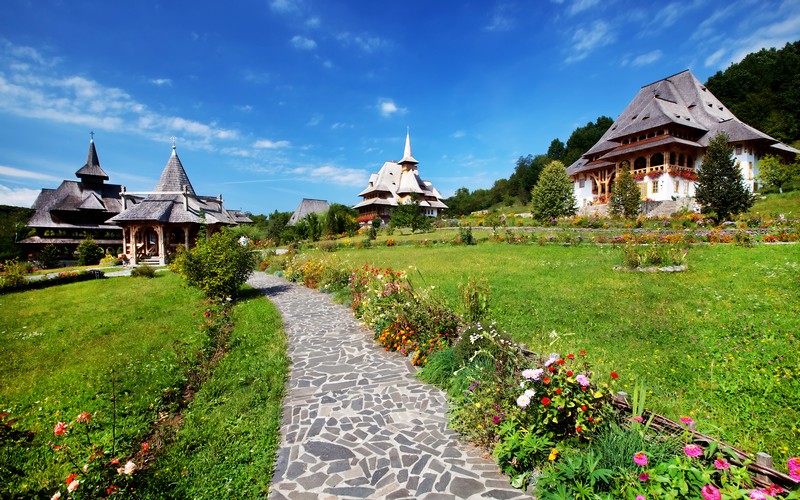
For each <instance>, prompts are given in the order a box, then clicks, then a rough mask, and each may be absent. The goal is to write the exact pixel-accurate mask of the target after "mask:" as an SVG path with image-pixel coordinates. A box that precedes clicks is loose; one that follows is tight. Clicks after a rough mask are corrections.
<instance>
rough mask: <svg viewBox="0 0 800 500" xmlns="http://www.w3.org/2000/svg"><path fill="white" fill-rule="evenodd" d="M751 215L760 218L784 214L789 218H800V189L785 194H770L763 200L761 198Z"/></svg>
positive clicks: (752, 209)
mask: <svg viewBox="0 0 800 500" xmlns="http://www.w3.org/2000/svg"><path fill="white" fill-rule="evenodd" d="M750 213H751V214H753V215H757V216H759V217H766V216H770V215H771V216H775V215H776V214H783V215H784V216H785V217H788V218H797V217H800V189H797V190H794V191H791V192H788V193H783V194H780V193H775V194H769V195H767V196H766V198H765V199H763V200H762V199H760V197H759V198H758V199H757V200H756V202H755V204H754V205H753V208H751V209H750Z"/></svg>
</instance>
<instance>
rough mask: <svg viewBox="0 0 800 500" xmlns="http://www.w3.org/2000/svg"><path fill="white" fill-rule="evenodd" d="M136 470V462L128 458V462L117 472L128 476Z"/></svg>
mask: <svg viewBox="0 0 800 500" xmlns="http://www.w3.org/2000/svg"><path fill="white" fill-rule="evenodd" d="M135 470H136V464H135V463H133V461H131V460H128V463H126V464H125V467H118V468H117V474H125V475H126V476H130V475H131V474H133V471H135Z"/></svg>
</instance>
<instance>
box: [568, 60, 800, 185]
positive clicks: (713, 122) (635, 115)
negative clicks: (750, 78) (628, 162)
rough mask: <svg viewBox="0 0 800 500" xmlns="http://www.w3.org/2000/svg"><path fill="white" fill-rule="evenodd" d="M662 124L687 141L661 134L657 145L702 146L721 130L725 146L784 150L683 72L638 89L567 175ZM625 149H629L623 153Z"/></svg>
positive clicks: (607, 155) (691, 75) (586, 166)
mask: <svg viewBox="0 0 800 500" xmlns="http://www.w3.org/2000/svg"><path fill="white" fill-rule="evenodd" d="M668 125H669V126H672V127H673V128H678V129H680V130H684V131H686V136H687V137H691V138H692V139H693V140H682V139H680V138H677V137H674V136H662V138H661V139H660V140H661V141H667V142H670V141H672V142H682V143H685V144H687V145H689V144H690V145H693V146H697V147H701V148H705V147H708V143H709V141H710V140H711V138H712V137H714V136H715V135H717V133H719V132H724V133H725V134H727V136H728V139H729V141H730V142H743V141H759V142H763V143H764V145H765V146H767V147H769V148H771V149H776V150H783V149H785V148H787V147H788V146H786V145H784V144H781V143H780V142H779V141H778V140H777V139H774V138H772V137H770V136H769V135H767V134H765V133H763V132H761V131H759V130H756V129H755V128H753V127H751V126H749V125H747V124H746V123H743V122H742V121H741V120H739V119H738V118H736V116H734V114H733V113H731V111H730V110H729V109H728V108H726V107H725V105H723V104H722V102H720V101H719V99H717V98H716V97H715V96H714V95H713V94H712V93H711V92H710V91H709V90H708V89H707V88H706V87H705V85H703V84H702V83H700V81H699V80H698V79H697V78H696V77H695V76H694V75H693V74H692V73H691V72H690V71H689V70H686V71H682V72H680V73H677V74H675V75H672V76H669V77H667V78H664V79H663V80H659V81H657V82H654V83H651V84H649V85H645V86H644V87H642V88H641V89H640V90H639V93H638V94H636V97H634V98H633V100H632V101H631V102H630V104H628V106H627V107H626V108H625V110H624V111H623V112H622V114H620V115H619V118H617V119H616V120H615V121H614V123H613V124H612V125H611V127H610V128H609V129H608V130H607V131H606V133H605V134H603V136H602V137H601V138H600V140H599V141H597V143H596V144H595V145H594V146H592V148H591V149H589V151H587V152H586V153H585V154H584V155H583V156H582V157H581V158H580V159H579V160H577V161H576V162H575V163H573V164H572V165H570V167H569V168H568V170H567V173H569V174H570V175H575V174H576V173H578V172H581V171H584V170H589V169H591V168H593V167H592V163H593V162H592V161H591V159H592V158H595V161H596V160H602V159H607V158H611V157H613V156H619V155H620V154H621V153H623V149H625V148H633V147H637V146H638V145H637V144H636V143H628V144H625V143H624V141H625V139H627V138H633V137H637V136H640V135H641V134H647V133H649V132H652V131H653V130H657V129H659V128H661V129H663V128H664V127H665V126H668ZM638 142H639V145H640V144H642V141H638ZM652 145H655V144H651V146H652ZM790 149H793V148H790ZM631 151H633V149H628V150H627V152H631Z"/></svg>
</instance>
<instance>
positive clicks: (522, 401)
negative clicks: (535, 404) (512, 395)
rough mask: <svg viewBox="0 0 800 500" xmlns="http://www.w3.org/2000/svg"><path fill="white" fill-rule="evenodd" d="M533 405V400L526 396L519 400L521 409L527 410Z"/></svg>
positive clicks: (518, 403) (518, 404)
mask: <svg viewBox="0 0 800 500" xmlns="http://www.w3.org/2000/svg"><path fill="white" fill-rule="evenodd" d="M529 404H531V398H530V397H528V396H527V395H526V394H522V395H521V396H520V397H518V398H517V406H519V407H520V408H525V407H526V406H528V405H529Z"/></svg>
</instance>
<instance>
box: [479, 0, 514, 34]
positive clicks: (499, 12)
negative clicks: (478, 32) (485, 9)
mask: <svg viewBox="0 0 800 500" xmlns="http://www.w3.org/2000/svg"><path fill="white" fill-rule="evenodd" d="M510 10H511V6H510V5H509V4H500V5H498V6H497V7H496V8H495V10H494V13H493V14H492V20H491V22H490V23H489V24H488V25H486V26H485V27H484V28H483V29H484V30H486V31H497V32H502V31H511V30H512V29H513V28H514V25H515V24H516V23H515V22H514V15H513V13H512V12H510Z"/></svg>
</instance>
